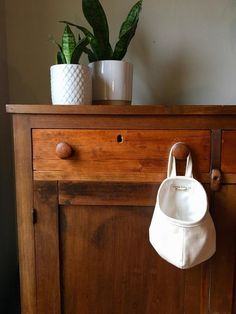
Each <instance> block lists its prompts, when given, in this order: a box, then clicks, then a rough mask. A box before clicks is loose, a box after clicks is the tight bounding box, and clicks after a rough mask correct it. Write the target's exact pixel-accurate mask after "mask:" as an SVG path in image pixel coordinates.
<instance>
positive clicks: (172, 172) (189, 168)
mask: <svg viewBox="0 0 236 314" xmlns="http://www.w3.org/2000/svg"><path fill="white" fill-rule="evenodd" d="M175 176H176V160H175V157H174V156H173V146H172V148H171V150H170V153H169V159H168V168H167V178H169V177H175ZM185 177H190V178H192V177H193V162H192V156H191V153H189V155H188V157H187V161H186V168H185Z"/></svg>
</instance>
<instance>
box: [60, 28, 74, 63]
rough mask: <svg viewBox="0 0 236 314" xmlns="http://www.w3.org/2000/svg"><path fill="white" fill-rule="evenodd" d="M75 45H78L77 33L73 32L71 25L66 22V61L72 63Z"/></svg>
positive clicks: (63, 42) (63, 40) (64, 50)
mask: <svg viewBox="0 0 236 314" xmlns="http://www.w3.org/2000/svg"><path fill="white" fill-rule="evenodd" d="M75 47H76V39H75V35H74V33H73V32H72V30H71V28H70V26H69V25H68V24H66V26H65V29H64V33H63V36H62V51H63V54H64V56H65V58H66V63H70V61H71V57H72V54H73V51H74V50H75Z"/></svg>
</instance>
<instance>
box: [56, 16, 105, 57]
mask: <svg viewBox="0 0 236 314" xmlns="http://www.w3.org/2000/svg"><path fill="white" fill-rule="evenodd" d="M60 23H65V24H68V25H71V26H74V27H76V28H78V29H79V30H80V31H82V32H83V33H84V35H85V36H86V37H87V39H88V40H89V44H90V46H91V48H92V51H93V56H94V58H95V61H96V60H100V54H101V51H100V47H99V45H98V42H97V40H96V38H95V37H94V35H93V34H92V33H91V32H90V31H89V30H88V29H87V28H85V27H83V26H80V25H77V24H74V23H71V22H68V21H60Z"/></svg>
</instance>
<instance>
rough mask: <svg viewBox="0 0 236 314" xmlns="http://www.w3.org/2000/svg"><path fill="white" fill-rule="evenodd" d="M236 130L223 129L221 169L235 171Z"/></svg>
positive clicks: (228, 171)
mask: <svg viewBox="0 0 236 314" xmlns="http://www.w3.org/2000/svg"><path fill="white" fill-rule="evenodd" d="M235 160H236V131H223V133H222V155H221V170H222V171H223V172H225V173H236V161H235Z"/></svg>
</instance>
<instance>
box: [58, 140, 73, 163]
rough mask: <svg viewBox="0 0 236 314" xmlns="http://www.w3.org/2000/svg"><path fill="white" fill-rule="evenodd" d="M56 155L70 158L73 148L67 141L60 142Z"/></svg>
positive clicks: (61, 157)
mask: <svg viewBox="0 0 236 314" xmlns="http://www.w3.org/2000/svg"><path fill="white" fill-rule="evenodd" d="M56 155H57V157H59V158H60V159H67V158H70V157H71V156H72V155H73V149H72V147H71V146H70V145H69V144H67V143H65V142H62V143H58V144H57V145H56Z"/></svg>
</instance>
